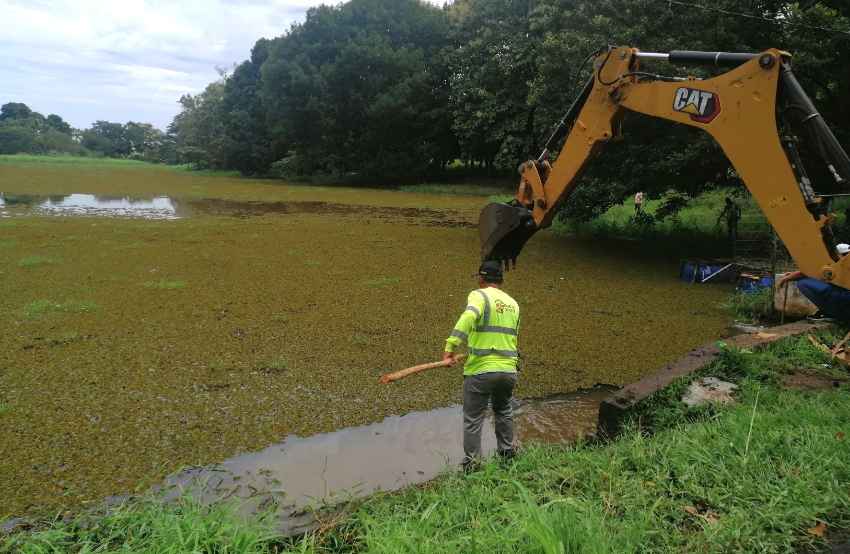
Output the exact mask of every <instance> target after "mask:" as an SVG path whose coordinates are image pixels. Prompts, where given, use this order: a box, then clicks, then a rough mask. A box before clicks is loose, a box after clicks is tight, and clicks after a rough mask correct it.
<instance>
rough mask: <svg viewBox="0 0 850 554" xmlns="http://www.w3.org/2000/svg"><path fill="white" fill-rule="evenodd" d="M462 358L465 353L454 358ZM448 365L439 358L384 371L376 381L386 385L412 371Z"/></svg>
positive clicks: (406, 375) (408, 374) (411, 373)
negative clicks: (434, 360)
mask: <svg viewBox="0 0 850 554" xmlns="http://www.w3.org/2000/svg"><path fill="white" fill-rule="evenodd" d="M464 358H466V354H461V355H460V356H458V357H457V358H455V360H457V361H461V360H463V359H464ZM449 365H450V363H449V362H447V361H445V360H440V361H439V362H431V363H428V364H420V365H415V366H413V367H408V368H406V369H400V370H398V371H394V372H393V373H385V374H384V375H381V378H380V379H379V380H378V382H379V383H381V384H382V385H387V384H389V383H392V382H393V381H398V380H399V379H404V378H405V377H408V376H410V375H413V374H414V373H419V372H422V371H426V370H429V369H436V368H438V367H448V366H449Z"/></svg>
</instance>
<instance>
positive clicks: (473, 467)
mask: <svg viewBox="0 0 850 554" xmlns="http://www.w3.org/2000/svg"><path fill="white" fill-rule="evenodd" d="M460 467H461V468H462V469H463V474H464V475H469V474H470V473H475V472H476V471H478V470H479V469H481V460H479V459H478V458H464V459H463V462H462V463H461V464H460Z"/></svg>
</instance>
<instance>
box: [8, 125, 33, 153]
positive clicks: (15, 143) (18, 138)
mask: <svg viewBox="0 0 850 554" xmlns="http://www.w3.org/2000/svg"><path fill="white" fill-rule="evenodd" d="M34 149H35V137H34V136H33V133H32V130H31V129H27V128H26V127H19V126H15V125H0V154H25V153H32V152H33V150H34Z"/></svg>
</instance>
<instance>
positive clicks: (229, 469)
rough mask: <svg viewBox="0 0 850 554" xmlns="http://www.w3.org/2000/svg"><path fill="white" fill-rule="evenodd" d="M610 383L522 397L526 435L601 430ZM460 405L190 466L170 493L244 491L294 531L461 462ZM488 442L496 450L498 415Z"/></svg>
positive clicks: (564, 438) (230, 494)
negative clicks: (330, 511)
mask: <svg viewBox="0 0 850 554" xmlns="http://www.w3.org/2000/svg"><path fill="white" fill-rule="evenodd" d="M611 390H612V389H611V388H608V387H598V388H595V389H593V390H590V391H583V392H579V393H574V394H570V395H563V396H558V397H552V398H547V399H543V400H529V401H523V402H521V403H519V404H518V406H517V411H516V416H515V417H516V427H517V435H518V439H519V441H520V443H528V442H533V441H537V442H546V443H563V442H571V441H574V440H576V439H578V438H580V437H582V436H586V435H588V434H590V433H592V432H594V431H595V430H596V424H597V419H598V413H599V404H600V402H601V401H602V400H603V399H604V398H605V397H607V396H608V395H609V394H610V393H611ZM461 443H462V429H461V408H460V406H450V407H448V408H440V409H436V410H431V411H429V412H414V413H410V414H407V415H404V416H394V417H388V418H386V419H384V420H383V421H381V422H380V423H375V424H373V425H365V426H361V427H352V428H348V429H341V430H339V431H335V432H333V433H326V434H322V435H314V436H312V437H307V438H302V437H297V436H293V437H289V438H287V439H286V440H285V441H284V442H282V443H280V444H276V445H273V446H270V447H268V448H266V449H265V450H262V451H259V452H254V453H250V454H243V455H241V456H237V457H235V458H232V459H230V460H228V461H226V462H223V463H221V464H217V465H214V466H206V467H198V468H191V469H187V470H184V471H182V472H180V473H177V474H175V475H172V476H171V477H169V478H168V479H167V480H166V483H165V484H164V488H165V489H166V490H168V491H169V492H168V495H167V496H170V497H171V498H173V497H176V496H178V495H181V494H186V493H189V494H192V495H193V496H196V497H199V498H201V499H202V500H203V501H204V502H216V501H220V500H223V499H240V500H241V506H242V511H243V513H246V514H247V513H251V512H253V511H256V510H258V509H266V508H269V507H274V508H276V510H277V513H278V515H279V519H278V521H279V527H280V529H281V531H283V532H285V533H287V534H296V533H298V532H301V531H304V530H306V529H307V528H309V527H310V526H311V525H312V524H313V523H314V516H313V515H312V514H311V511H312V509H313V508H316V507H323V506H324V507H326V506H333V505H335V504H339V503H340V502H342V501H346V500H350V499H353V498H361V497H364V496H367V495H369V494H371V493H374V492H375V491H378V490H383V491H392V490H398V489H401V488H403V487H406V486H409V485H413V484H417V483H423V482H425V481H428V480H430V479H433V478H434V477H436V476H437V475H439V474H440V473H441V472H443V471H446V470H447V469H452V468H457V466H458V465H459V464H460V461H461V457H462V449H461ZM482 446H483V450H484V452H485V453H488V454H489V453H492V452H493V451H494V450H495V448H496V439H495V436H494V433H493V428H492V423H489V422H488V424H487V425H485V426H484V433H483V445H482Z"/></svg>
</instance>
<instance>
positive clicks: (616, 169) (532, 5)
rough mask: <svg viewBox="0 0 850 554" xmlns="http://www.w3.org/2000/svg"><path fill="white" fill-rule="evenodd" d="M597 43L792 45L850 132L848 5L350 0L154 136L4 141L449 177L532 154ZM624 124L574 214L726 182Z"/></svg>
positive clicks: (262, 168)
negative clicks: (640, 195) (634, 197)
mask: <svg viewBox="0 0 850 554" xmlns="http://www.w3.org/2000/svg"><path fill="white" fill-rule="evenodd" d="M608 44H613V45H631V46H636V47H639V48H641V49H642V50H647V51H653V50H654V51H660V52H666V51H670V50H706V51H718V50H719V51H728V52H736V51H739V52H740V51H743V52H758V51H761V50H763V49H766V48H769V47H778V48H782V49H784V50H787V51H789V52H792V53H793V56H794V57H793V63H794V67H795V71H796V73H797V75H798V77H799V79H800V81H801V82H802V83H803V84H804V86H805V87H806V88H807V90H808V92H809V94H810V95H811V96H812V98H813V99H814V101H815V103H816V104H817V106H818V108H819V109H820V111H821V113H822V114H823V115H824V117H825V118H826V120H827V121H828V122H829V123H830V124H831V126H832V128H833V130H834V131H835V132H836V133H837V135H838V137H839V140H840V141H842V143H843V144H844V145H845V146H846V145H848V142H850V102H848V98H850V58H848V57H847V56H844V55H843V53H844V52H846V51H849V50H850V5H848V4H847V2H846V0H795V1H791V0H748V1H747V2H741V1H740V0H716V1H714V2H705V1H702V0H677V1H675V2H672V1H668V0H454V2H452V3H450V4H447V5H444V6H443V7H436V6H433V5H431V4H427V3H425V2H423V1H421V0H350V1H348V2H346V3H343V4H339V5H336V6H319V7H315V8H311V9H310V10H308V12H307V15H306V19H305V20H304V21H303V22H301V23H298V24H295V25H293V26H291V27H290V28H289V29H287V30H285V31H284V32H283V33H282V34H281V35H280V36H278V37H276V38H272V39H266V38H263V39H260V40H258V41H257V42H256V44H255V45H254V47H253V49H252V51H251V56H250V58H249V59H247V60H245V61H244V62H242V63H241V64H238V65H237V66H235V67H234V68H233V70H232V71H231V72H228V73H227V74H225V75H223V76H222V77H221V78H220V79H218V80H216V81H215V82H212V83H210V84H209V85H208V86H207V87H206V89H205V90H204V91H202V92H200V93H199V94H195V95H185V96H183V97H182V98H180V100H179V103H180V112H179V113H178V115H177V116H176V117H175V118H174V120H173V121H172V123H171V124H170V125H169V127H168V129H167V131H166V132H161V131H158V130H156V129H154V128H153V127H151V126H149V125H147V126H146V125H144V124H137V123H133V122H130V123H127V124H118V123H109V122H105V121H104V122H102V121H99V122H96V123H95V124H94V125H93V126H92V128H91V129H88V130H85V131H74V130H71V131H70V136H71V139H70V140H71V142H69V139H68V138H67V136H68V133H69V131H68V129H67V128H65V127H64V126H62V125H61V124H59V123H58V121H57V120H56V117H58V116H52V115H51V116H48V117H47V118H44V117H42V116H40V115H38V114H35V113H34V112H30V113H29V115H27V114H24V113H23V112H25V111H26V110H20V109H18V108H15V109H10V110H9V113H10V114H11V115H9V116H8V117H7V116H6V115H5V114H6V111H4V112H3V114H4V115H2V116H0V152H2V151H4V150H3V149H4V146H3V144H4V143H5V144H8V143H9V142H10V141H11V142H14V141H19V144H23V143H25V144H26V146H27V148H28V149H34V150H36V151H46V150H61V149H63V148H67V149H73V148H81V149H86V150H88V151H92V152H98V153H102V154H103V155H108V156H125V157H141V158H142V159H150V160H156V161H164V162H169V163H170V162H177V163H188V164H192V165H194V166H195V167H198V168H211V169H228V170H238V171H240V172H242V173H243V174H246V175H259V176H273V177H283V178H310V177H314V176H317V175H319V176H322V178H323V179H334V180H345V181H347V182H352V183H356V182H358V181H360V182H367V183H370V184H375V183H380V182H389V183H397V182H400V181H422V180H439V179H447V178H453V177H454V176H455V173H454V172H457V171H458V170H459V168H460V170H462V171H466V172H469V171H473V172H479V173H484V174H489V175H501V176H505V177H507V176H509V175H514V171H515V169H516V167H517V165H518V163H519V162H521V161H523V160H525V159H527V158H529V157H536V156H537V155H538V154H539V153H540V149H541V148H542V145H543V143H544V141H545V139H546V137H547V136H548V135H549V134H550V132H551V130H552V127H553V124H554V123H555V122H557V121H558V120H559V119H560V118H561V116H562V115H563V113H564V112H565V111H566V109H567V107H568V106H569V105H570V103H571V102H572V101H573V100H574V99H575V97H576V95H577V92H578V90H579V89H580V88H581V85H582V84H583V82H584V81H585V80H586V79H587V78H588V76H589V75H590V67H589V65H588V64H587V63H585V62H586V61H587V58H588V54H590V53H592V52H594V51H596V50H597V49H599V48H600V47H605V46H606V45H608ZM649 69H650V70H651V71H653V72H658V73H663V74H667V75H697V76H708V75H709V73H708V72H707V70H705V69H701V68H695V67H671V66H668V65H666V64H663V65H662V64H656V65H655V66H652V65H650V67H649ZM16 106H19V105H16ZM4 110H5V107H4ZM51 118H54V119H53V123H50V120H51ZM59 121H61V118H59ZM51 125H52V126H51ZM624 132H625V135H626V137H627V138H626V140H624V141H622V142H617V143H614V144H611V145H610V146H609V147H608V148H607V149H606V151H605V152H604V154H603V161H601V162H597V163H594V164H591V166H590V168H589V170H588V172H587V174H586V176H585V178H584V181H583V186H582V187H580V188H579V190H578V191H577V192H576V193H575V195H574V196H573V198H572V200H571V202H570V206H569V207H568V210H576V214H573V215H581V216H583V217H589V216H592V215H593V214H594V213H598V212H599V211H602V210H605V209H607V207H609V206H610V205H611V204H613V203H617V202H620V201H622V199H623V198H624V197H625V196H626V195H628V194H631V193H633V192H635V191H637V190H643V191H645V192H647V193H648V194H649V195H650V196H654V195H657V194H660V193H662V192H664V191H667V190H669V189H675V190H679V191H681V192H682V193H684V194H688V195H693V194H697V193H699V192H700V191H702V190H705V189H706V188H711V187H720V186H729V185H732V184H735V183H736V179H737V178H736V176H735V173H734V171H732V170H731V168H730V167H729V164H728V162H727V161H726V159H725V157H724V156H723V154H722V152H720V150H719V148H718V147H717V146H716V145H715V144H714V143H713V141H712V140H711V139H710V138H709V137H708V136H707V135H705V134H703V133H700V132H699V131H695V130H693V129H690V128H687V127H684V126H676V125H673V124H670V123H666V122H664V121H660V120H655V119H651V118H647V117H643V116H639V115H630V116H629V117H628V118H627V120H626V121H625V123H624ZM60 135H61V136H60ZM28 151H29V150H28ZM805 154H806V152H805V151H804V155H805ZM554 155H557V148H556V152H554ZM826 181H829V179H826Z"/></svg>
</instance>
